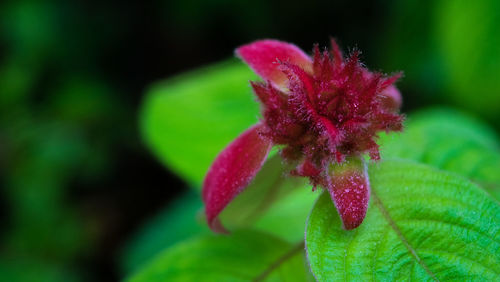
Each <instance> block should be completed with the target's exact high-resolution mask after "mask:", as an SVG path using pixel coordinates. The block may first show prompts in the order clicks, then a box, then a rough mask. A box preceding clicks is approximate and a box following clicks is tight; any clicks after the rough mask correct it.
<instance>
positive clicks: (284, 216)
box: [221, 155, 318, 242]
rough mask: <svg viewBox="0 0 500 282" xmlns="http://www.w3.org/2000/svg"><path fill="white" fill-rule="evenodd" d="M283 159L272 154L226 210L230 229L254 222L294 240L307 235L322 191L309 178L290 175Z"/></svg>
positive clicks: (223, 221)
mask: <svg viewBox="0 0 500 282" xmlns="http://www.w3.org/2000/svg"><path fill="white" fill-rule="evenodd" d="M287 171H289V168H287V167H286V166H285V165H284V164H283V163H282V160H281V157H280V156H278V155H274V156H273V157H270V158H269V159H268V160H267V162H266V163H265V164H264V166H263V167H262V169H261V171H260V172H259V173H258V174H257V176H256V177H255V179H254V180H253V181H252V183H251V184H250V185H249V186H248V187H247V188H246V189H245V190H244V191H243V192H242V193H241V194H240V195H238V196H237V197H236V198H235V199H234V200H233V201H232V202H231V203H230V204H229V205H228V206H227V207H226V209H225V210H224V211H223V212H222V214H221V220H222V223H223V224H224V225H225V226H226V227H228V228H229V229H230V230H232V229H237V228H243V227H250V226H253V227H255V228H256V229H258V230H264V231H267V232H269V233H272V234H274V235H276V236H279V237H280V238H283V239H286V240H288V241H290V242H297V241H299V240H303V238H304V226H305V223H306V219H307V216H308V215H309V212H310V210H311V207H312V206H313V204H314V201H315V199H316V198H317V197H318V193H314V192H312V191H311V190H312V188H311V186H310V185H309V184H308V183H307V180H306V179H305V178H299V177H289V176H286V175H285V174H286V172H287Z"/></svg>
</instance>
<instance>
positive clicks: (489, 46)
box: [434, 0, 500, 120]
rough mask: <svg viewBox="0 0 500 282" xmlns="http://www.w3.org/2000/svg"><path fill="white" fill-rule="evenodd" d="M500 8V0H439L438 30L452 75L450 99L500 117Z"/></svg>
mask: <svg viewBox="0 0 500 282" xmlns="http://www.w3.org/2000/svg"><path fill="white" fill-rule="evenodd" d="M499 10H500V2H499V1H497V0H481V1H472V2H469V1H436V17H435V19H436V24H435V27H436V30H435V32H434V36H435V38H437V39H439V40H436V43H437V46H438V49H439V51H440V54H441V55H442V57H443V58H444V67H445V73H446V74H447V77H448V79H447V80H446V88H447V90H448V91H447V92H448V94H449V95H448V96H447V98H448V99H450V100H453V101H454V102H455V103H456V104H458V105H460V106H461V107H467V108H468V109H470V110H473V111H475V112H477V113H478V114H481V115H483V116H487V117H490V118H496V120H498V105H499V104H500V83H498V76H499V69H500V68H499V66H500V28H499V26H500V13H499V12H498V11H499ZM464 34H466V35H467V36H464Z"/></svg>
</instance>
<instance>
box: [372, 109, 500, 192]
mask: <svg viewBox="0 0 500 282" xmlns="http://www.w3.org/2000/svg"><path fill="white" fill-rule="evenodd" d="M381 155H382V158H383V159H384V158H405V159H412V160H415V161H418V162H421V163H425V164H429V165H432V166H434V167H437V168H439V169H442V170H447V171H451V172H455V173H458V174H461V175H463V176H465V177H467V178H469V179H470V180H472V181H474V182H476V183H478V184H480V185H481V186H482V187H483V188H485V189H486V190H487V191H488V192H490V193H491V194H492V195H493V196H494V197H495V198H496V199H500V173H498V172H499V171H500V148H499V142H498V138H497V136H496V135H495V133H494V131H493V130H492V129H490V128H488V127H487V126H485V125H483V124H482V123H480V122H478V121H476V120H475V119H474V118H472V117H469V116H467V115H464V114H461V113H459V112H457V111H453V110H447V109H432V110H425V111H422V112H419V113H417V114H413V115H411V116H410V118H409V120H408V122H407V124H406V127H405V130H404V132H403V133H397V134H390V135H382V136H381Z"/></svg>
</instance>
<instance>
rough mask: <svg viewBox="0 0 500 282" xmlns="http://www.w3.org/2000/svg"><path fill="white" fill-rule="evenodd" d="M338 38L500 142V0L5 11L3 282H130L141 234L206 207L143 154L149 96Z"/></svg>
mask: <svg viewBox="0 0 500 282" xmlns="http://www.w3.org/2000/svg"><path fill="white" fill-rule="evenodd" d="M330 36H334V37H336V38H337V39H338V40H339V42H340V43H341V45H342V46H343V47H344V48H345V49H350V48H353V47H358V48H359V49H360V50H362V51H363V60H364V62H365V63H366V64H367V65H368V66H369V68H371V69H375V70H383V71H385V72H393V71H399V70H402V71H404V73H405V76H404V78H403V79H402V80H401V81H400V82H399V84H398V86H399V88H400V89H401V91H402V93H403V97H404V106H403V111H405V112H411V111H412V110H414V109H419V108H422V107H425V106H431V105H446V106H453V107H455V108H458V109H460V110H463V111H466V112H468V113H471V114H472V115H475V116H477V117H479V118H481V119H483V120H486V121H488V122H489V123H490V125H492V126H493V127H494V128H495V129H496V130H497V132H498V130H499V129H500V123H499V122H500V114H499V111H500V1H497V0H480V1H465V0H436V1H416V0H408V1H396V0H394V1H381V0H379V1H366V0H362V1H306V2H304V1H282V0H278V1H265V0H252V1H249V0H243V1H234V0H213V1H203V0H170V1H168V0H167V1H165V0H163V1H161V0H156V1H147V2H146V1H144V2H140V1H137V2H136V3H133V2H130V3H124V2H122V1H62V0H59V1H34V0H33V1H27V0H18V1H2V3H1V4H0V168H1V171H0V177H1V182H0V220H1V221H0V280H5V281H87V280H92V281H112V280H118V279H121V278H123V277H124V275H125V274H126V273H125V271H124V270H123V269H124V268H127V262H125V266H123V264H122V263H121V257H122V254H123V248H124V246H125V245H126V242H127V241H128V240H130V238H131V237H133V236H134V234H135V233H136V232H137V230H138V229H140V228H141V226H143V225H144V224H145V222H147V220H148V219H149V218H151V217H154V216H156V220H157V221H165V222H167V221H168V217H166V216H165V215H166V214H167V212H166V211H168V210H169V209H172V208H174V207H175V206H178V205H181V206H182V205H183V204H182V201H184V200H185V198H186V197H187V198H190V197H191V198H196V199H197V197H198V196H197V195H191V194H187V196H186V195H185V194H183V191H185V190H187V186H188V184H187V183H184V182H183V181H182V180H180V178H179V177H177V176H175V175H174V174H173V173H171V172H169V171H168V170H167V169H165V168H164V167H163V166H162V165H160V163H159V162H158V161H156V158H155V157H154V156H153V155H152V154H151V153H150V152H149V150H148V149H147V148H146V146H144V144H143V141H141V136H140V133H139V132H140V131H139V128H138V112H139V108H140V105H141V102H142V101H143V98H144V94H145V90H146V89H147V88H148V86H149V85H150V84H151V83H153V82H156V81H159V80H162V79H165V78H168V77H171V76H172V75H175V74H178V73H181V72H184V71H187V70H191V69H195V68H197V67H200V66H204V65H207V64H210V63H215V62H218V61H221V60H224V59H227V58H230V57H231V56H232V55H233V50H234V48H235V47H237V46H239V45H241V44H244V43H247V42H250V41H253V40H256V39H260V38H277V39H281V40H286V41H290V42H294V43H295V44H297V45H298V46H300V47H302V48H303V49H304V50H306V51H309V50H311V49H312V44H314V43H319V44H320V45H321V46H328V41H329V37H330ZM248 79H250V77H249V78H248ZM180 195H183V196H182V197H183V198H182V199H181V200H180V201H181V202H179V199H178V198H179V196H180ZM190 203H192V201H191V202H190ZM184 206H185V208H186V209H188V210H196V209H198V207H199V205H194V206H190V205H184ZM169 224H171V228H173V230H172V233H174V234H170V235H171V236H174V237H175V236H178V237H181V236H182V234H180V233H179V234H177V235H176V234H175V232H176V231H175V230H174V229H175V226H176V224H180V223H175V222H173V223H172V222H169Z"/></svg>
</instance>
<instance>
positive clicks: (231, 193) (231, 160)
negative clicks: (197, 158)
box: [202, 124, 272, 232]
mask: <svg viewBox="0 0 500 282" xmlns="http://www.w3.org/2000/svg"><path fill="white" fill-rule="evenodd" d="M262 127H263V125H261V124H258V125H255V126H253V127H251V128H250V129H248V130H247V131H245V132H243V134H241V135H240V136H239V137H238V138H236V140H234V141H233V142H232V143H231V144H230V145H229V146H228V147H227V148H226V149H224V150H223V151H222V152H221V153H220V154H219V155H218V156H217V158H216V159H215V161H214V163H213V164H212V166H211V167H210V170H209V171H208V173H207V176H206V177H205V181H204V183H203V195H202V196H203V202H204V203H205V213H206V216H207V221H208V224H209V226H210V228H211V229H212V230H214V231H216V232H225V231H226V230H225V229H224V227H223V226H222V224H221V223H220V222H219V219H218V218H217V216H218V215H219V214H220V213H221V212H222V210H223V209H224V208H225V207H226V206H227V205H228V204H229V203H230V202H231V201H232V200H233V198H234V197H236V196H237V195H238V194H239V193H240V192H241V191H242V190H243V189H244V188H245V187H246V186H247V185H248V184H250V182H251V181H252V179H253V178H254V177H255V175H256V174H257V172H258V171H259V170H260V168H261V167H262V165H263V164H264V161H265V160H266V157H267V154H268V153H269V150H270V149H271V146H272V143H271V142H270V140H269V139H267V138H262V137H261V136H260V131H261V130H262Z"/></svg>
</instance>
